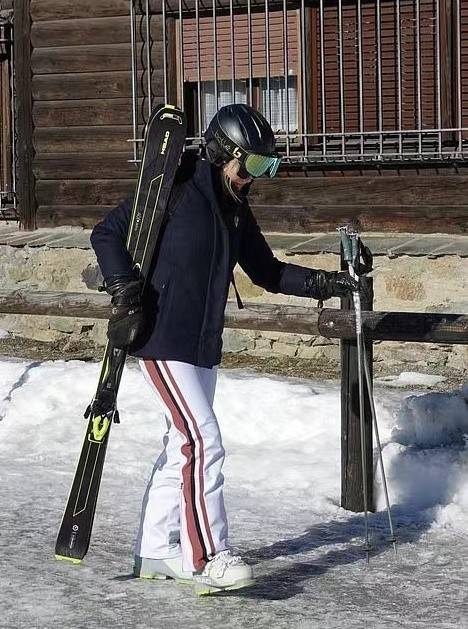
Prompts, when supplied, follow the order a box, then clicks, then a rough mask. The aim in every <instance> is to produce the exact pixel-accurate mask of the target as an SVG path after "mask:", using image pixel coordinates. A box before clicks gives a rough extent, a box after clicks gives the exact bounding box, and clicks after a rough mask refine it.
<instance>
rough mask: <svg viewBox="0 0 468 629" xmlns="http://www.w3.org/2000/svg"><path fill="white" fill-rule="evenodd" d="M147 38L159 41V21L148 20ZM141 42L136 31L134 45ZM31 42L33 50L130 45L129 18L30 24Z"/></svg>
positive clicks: (139, 32)
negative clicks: (149, 22) (149, 24)
mask: <svg viewBox="0 0 468 629" xmlns="http://www.w3.org/2000/svg"><path fill="white" fill-rule="evenodd" d="M151 36H152V39H153V40H154V41H162V20H161V19H154V20H151ZM141 40H142V37H141V29H139V28H137V41H141ZM31 42H32V45H33V46H34V48H44V47H56V46H57V47H58V46H83V45H86V46H93V45H100V44H110V43H113V44H126V43H129V42H130V24H129V16H128V15H125V16H120V17H119V16H117V17H100V18H99V19H96V18H95V17H87V18H82V19H79V20H77V19H70V20H52V21H50V22H34V23H33V25H32V31H31Z"/></svg>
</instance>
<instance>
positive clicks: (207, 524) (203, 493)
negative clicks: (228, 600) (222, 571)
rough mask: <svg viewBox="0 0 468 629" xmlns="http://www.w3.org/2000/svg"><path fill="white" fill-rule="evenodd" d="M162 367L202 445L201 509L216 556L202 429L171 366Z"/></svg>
mask: <svg viewBox="0 0 468 629" xmlns="http://www.w3.org/2000/svg"><path fill="white" fill-rule="evenodd" d="M162 365H163V367H164V369H165V370H166V373H167V375H168V377H169V379H170V381H171V383H172V386H173V387H174V390H175V391H176V393H177V395H178V397H179V400H180V401H181V402H182V406H183V407H184V409H185V412H186V413H187V415H188V416H189V417H190V419H191V420H192V425H193V428H194V430H195V434H196V436H197V439H198V442H199V444H200V471H199V479H200V480H199V482H200V495H199V498H200V508H201V511H202V516H203V522H204V524H205V531H206V533H207V535H208V541H209V543H210V547H211V549H210V550H211V554H212V555H214V554H215V552H216V550H215V545H214V543H213V537H212V535H211V528H210V523H209V520H208V512H207V509H206V502H205V480H204V469H205V467H204V464H205V447H204V444H203V439H202V436H201V432H200V429H199V427H198V424H197V421H196V419H195V417H194V415H193V413H192V411H191V410H190V407H189V405H188V404H187V401H186V399H185V398H184V396H183V395H182V391H181V390H180V388H179V387H178V385H177V382H176V380H175V378H174V376H173V375H172V373H171V370H170V369H169V365H168V364H167V362H166V361H164V360H163V361H162Z"/></svg>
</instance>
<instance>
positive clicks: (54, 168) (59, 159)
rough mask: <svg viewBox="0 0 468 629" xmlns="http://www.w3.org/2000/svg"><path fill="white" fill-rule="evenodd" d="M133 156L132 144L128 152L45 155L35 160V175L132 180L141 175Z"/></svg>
mask: <svg viewBox="0 0 468 629" xmlns="http://www.w3.org/2000/svg"><path fill="white" fill-rule="evenodd" d="M131 157H132V155H131V150H130V145H129V146H128V151H127V152H126V153H81V154H79V155H70V154H68V155H66V154H63V155H60V154H56V153H53V154H42V155H41V157H36V159H35V160H34V173H35V175H36V177H37V178H38V179H40V180H45V179H64V180H69V179H93V178H94V177H99V178H100V179H130V178H132V177H133V176H135V177H136V176H137V174H138V172H137V169H136V167H135V164H131V163H129V161H128V160H129V159H131Z"/></svg>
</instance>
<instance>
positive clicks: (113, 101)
mask: <svg viewBox="0 0 468 629" xmlns="http://www.w3.org/2000/svg"><path fill="white" fill-rule="evenodd" d="M142 102H143V100H142V99H140V100H139V104H138V111H141V104H142ZM33 118H34V124H35V126H36V128H37V127H81V126H84V127H90V126H97V125H128V123H129V121H130V120H131V119H132V102H131V99H130V98H105V97H103V98H100V99H87V100H48V101H45V102H41V101H36V102H35V103H34V106H33Z"/></svg>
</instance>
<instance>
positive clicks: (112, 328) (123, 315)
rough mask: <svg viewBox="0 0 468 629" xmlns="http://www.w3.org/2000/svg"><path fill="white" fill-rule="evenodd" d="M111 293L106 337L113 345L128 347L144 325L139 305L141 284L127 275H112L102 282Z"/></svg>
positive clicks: (121, 347)
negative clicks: (110, 312)
mask: <svg viewBox="0 0 468 629" xmlns="http://www.w3.org/2000/svg"><path fill="white" fill-rule="evenodd" d="M104 287H105V289H106V291H107V292H108V293H109V294H110V295H112V300H111V303H112V314H111V317H110V319H109V324H108V326H107V338H108V339H109V341H110V342H111V343H112V345H113V346H114V347H117V348H118V349H128V348H129V346H130V345H131V344H132V343H133V342H134V340H135V339H136V338H137V336H138V334H139V333H140V332H141V330H142V328H143V325H144V315H143V310H142V306H141V293H142V290H143V284H142V282H141V280H136V279H134V278H132V277H128V276H120V275H119V276H113V277H112V278H109V279H108V280H106V281H105V282H104Z"/></svg>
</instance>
